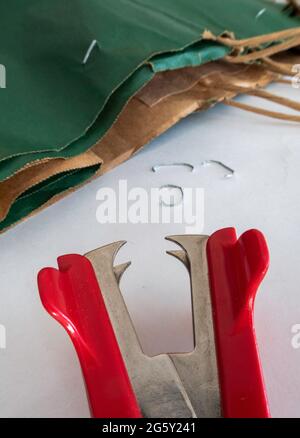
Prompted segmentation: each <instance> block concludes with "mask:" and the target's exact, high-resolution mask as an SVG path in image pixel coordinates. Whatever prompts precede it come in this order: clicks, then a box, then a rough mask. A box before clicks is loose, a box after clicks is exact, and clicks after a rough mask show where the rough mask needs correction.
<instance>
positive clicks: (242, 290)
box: [207, 228, 270, 418]
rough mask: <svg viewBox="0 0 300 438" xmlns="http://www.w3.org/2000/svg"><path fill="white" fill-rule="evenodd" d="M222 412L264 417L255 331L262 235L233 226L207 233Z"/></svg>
mask: <svg viewBox="0 0 300 438" xmlns="http://www.w3.org/2000/svg"><path fill="white" fill-rule="evenodd" d="M207 258H208V267H209V277H210V285H211V296H212V307H213V319H214V328H215V340H216V350H217V360H218V369H219V378H220V389H221V399H222V409H223V415H224V417H227V418H241V417H242V418H243V417H244V418H245V417H248V418H259V417H263V418H266V417H269V416H270V414H269V409H268V403H267V398H266V393H265V388H264V382H263V377H262V370H261V366H260V361H259V356H258V349H257V344H256V337H255V331H254V326H253V305H254V299H255V295H256V292H257V289H258V286H259V285H260V283H261V281H262V279H263V278H264V276H265V274H266V272H267V269H268V266H269V252H268V248H267V244H266V241H265V239H264V236H263V235H262V234H261V233H260V232H259V231H257V230H250V231H247V232H246V233H244V234H243V235H242V236H241V237H240V238H239V239H237V236H236V232H235V230H234V228H226V229H223V230H220V231H218V232H216V233H215V234H213V235H212V236H211V237H210V238H209V240H208V245H207Z"/></svg>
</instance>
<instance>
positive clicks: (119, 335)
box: [86, 242, 195, 418]
mask: <svg viewBox="0 0 300 438" xmlns="http://www.w3.org/2000/svg"><path fill="white" fill-rule="evenodd" d="M124 243H125V242H116V243H114V244H111V245H107V246H105V247H103V248H99V249H97V250H95V251H92V252H90V253H88V254H87V255H86V258H88V259H89V260H90V262H91V263H92V265H93V268H94V271H95V274H96V277H97V280H98V283H99V285H100V288H101V292H102V296H103V300H104V302H105V307H106V309H107V312H108V314H109V318H110V322H111V324H112V327H113V330H114V333H115V336H116V339H117V341H118V346H119V348H120V351H121V354H122V358H123V360H124V363H125V365H126V370H127V373H128V375H129V378H130V381H131V384H132V387H133V388H134V392H135V395H136V397H137V400H138V403H139V406H140V408H141V410H142V413H143V415H144V416H146V417H148V418H157V417H164V418H165V417H167V418H173V417H174V418H175V417H180V418H185V417H195V411H194V409H193V406H192V404H191V402H190V401H189V398H188V395H187V393H186V389H185V387H184V385H183V384H182V382H181V380H180V378H179V376H178V374H177V372H176V370H175V369H174V365H173V363H172V360H171V359H170V357H169V356H168V355H160V356H156V357H153V358H151V357H148V356H146V355H145V354H144V353H143V351H142V348H141V346H140V343H139V340H138V337H137V334H136V332H135V329H134V326H133V323H132V321H131V318H130V316H129V313H128V310H127V307H126V304H125V302H124V299H123V296H122V294H121V291H120V288H119V282H120V279H121V277H122V275H123V273H124V272H125V270H126V269H127V267H128V265H129V264H128V263H125V264H122V265H120V266H117V267H115V268H113V262H114V260H115V257H116V255H117V253H118V251H119V249H120V248H121V247H122V246H123V245H124Z"/></svg>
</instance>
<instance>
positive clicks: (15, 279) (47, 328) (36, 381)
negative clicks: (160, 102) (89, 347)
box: [0, 85, 300, 417]
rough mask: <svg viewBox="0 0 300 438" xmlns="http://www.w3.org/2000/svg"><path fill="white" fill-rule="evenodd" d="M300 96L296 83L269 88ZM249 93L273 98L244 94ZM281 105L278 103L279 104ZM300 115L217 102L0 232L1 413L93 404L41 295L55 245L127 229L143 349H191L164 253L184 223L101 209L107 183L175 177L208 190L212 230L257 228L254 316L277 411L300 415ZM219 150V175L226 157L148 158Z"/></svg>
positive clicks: (176, 274)
mask: <svg viewBox="0 0 300 438" xmlns="http://www.w3.org/2000/svg"><path fill="white" fill-rule="evenodd" d="M272 89H273V90H274V91H276V92H277V94H284V95H286V96H289V97H290V98H293V99H295V100H299V98H300V90H295V89H293V88H292V87H289V86H288V85H276V86H272V87H271V90H272ZM242 101H243V102H247V103H255V104H257V103H258V104H259V105H264V106H265V105H266V106H268V107H269V108H270V107H272V108H274V109H276V110H278V107H276V106H275V105H274V106H273V105H270V104H267V103H265V102H261V101H257V99H255V98H250V97H243V98H242ZM279 110H280V108H279ZM299 130H300V127H299V125H297V124H292V123H286V122H280V121H276V120H272V119H268V118H265V117H260V116H257V115H254V114H249V113H246V112H242V111H239V110H237V109H233V108H229V107H225V106H223V105H220V106H218V107H216V108H214V109H212V110H210V111H208V112H206V113H199V114H194V115H192V116H190V117H189V118H187V119H186V120H184V121H182V122H181V123H179V124H178V125H177V126H175V127H174V128H172V129H171V130H170V131H169V132H167V133H166V134H164V135H162V136H161V137H160V138H159V139H157V140H155V141H154V142H152V144H151V145H149V146H147V147H146V148H145V149H144V150H143V151H142V152H141V153H139V154H138V155H137V156H135V157H134V158H133V159H131V160H130V161H128V162H127V163H124V164H123V165H121V166H119V167H118V168H117V169H115V170H114V171H112V172H110V173H109V174H107V175H105V176H103V177H101V178H99V179H98V180H95V181H94V182H92V183H91V184H89V185H87V186H85V187H84V188H82V189H81V190H79V191H78V192H75V193H73V194H72V195H70V196H69V197H68V198H66V199H64V200H62V201H60V202H58V203H57V204H56V205H53V206H52V207H50V208H48V209H47V210H45V211H43V212H42V213H40V214H39V215H37V216H35V217H34V218H31V219H29V220H27V221H26V222H24V223H22V224H21V225H19V226H17V227H16V228H14V229H12V230H10V231H9V232H7V233H6V234H4V235H1V236H0V248H1V249H0V285H1V286H0V289H1V294H0V324H3V325H4V326H5V327H6V335H7V339H6V344H7V345H6V349H1V350H0V416H2V417H7V416H8V417H85V416H89V410H88V406H87V401H86V396H85V391H84V385H83V380H82V377H81V372H80V367H79V364H78V361H77V357H76V354H75V352H74V349H73V346H72V344H71V342H70V340H69V338H68V336H67V335H66V333H65V332H64V330H63V329H62V328H61V327H60V326H59V325H58V324H57V323H56V322H55V321H54V320H53V319H52V318H51V317H50V316H49V315H48V314H47V313H46V311H45V310H44V308H43V307H42V305H41V302H40V299H39V294H38V290H37V284H36V276H37V273H38V271H39V270H40V269H41V268H43V267H46V266H56V257H57V256H59V255H63V254H67V253H74V252H75V253H80V254H84V253H86V252H88V251H90V250H92V249H95V248H97V247H99V246H102V245H104V244H106V243H110V242H114V241H117V240H123V239H125V240H127V241H128V244H127V245H126V247H124V248H123V249H122V250H121V252H120V255H119V257H118V260H119V261H127V260H131V261H132V263H133V264H132V266H131V268H130V269H129V270H128V272H127V273H126V274H125V276H124V278H123V280H122V284H121V286H122V291H123V293H124V296H125V299H126V302H127V304H128V308H129V310H130V313H131V315H132V318H133V320H134V323H135V326H136V329H137V331H138V335H139V337H140V340H141V343H142V345H143V348H144V350H145V352H146V353H148V354H150V355H153V354H157V353H160V352H174V351H189V350H191V348H192V321H191V308H190V292H189V282H188V274H187V272H186V271H185V269H184V267H183V266H182V265H181V264H180V263H179V262H177V261H176V260H175V259H173V258H171V257H169V256H167V255H165V250H166V249H168V248H169V249H170V248H173V247H174V245H172V244H171V243H168V242H166V241H164V237H165V236H167V235H170V234H183V233H184V232H185V226H184V224H180V225H178V224H171V225H155V224H148V225H145V224H144V225H133V224H117V225H112V224H107V225H100V224H99V223H98V222H97V221H96V210H97V207H98V206H99V201H97V200H96V193H97V191H98V189H99V188H101V187H112V188H117V186H118V181H119V180H120V179H127V180H128V186H129V187H144V188H146V189H150V188H151V187H159V186H161V185H163V184H178V185H181V186H183V187H202V188H204V190H205V226H204V230H203V231H204V233H205V234H210V233H212V232H213V231H215V230H217V229H219V228H223V227H227V226H235V227H236V228H237V231H238V233H239V234H240V233H242V232H243V231H245V230H247V229H250V228H258V229H260V230H261V231H262V232H263V233H264V234H265V236H266V238H267V240H268V244H269V249H270V253H271V266H270V270H269V273H268V275H267V278H266V279H265V281H264V282H263V284H262V286H261V288H260V290H259V293H258V296H257V300H256V306H255V324H256V331H257V337H258V344H259V348H260V353H261V360H262V365H263V370H264V375H265V381H266V387H267V392H268V397H269V402H270V408H271V414H272V416H274V417H277V416H283V417H284V416H288V417H290V416H295V417H297V416H300V378H299V373H300V350H298V349H294V348H293V347H292V344H291V340H292V336H293V335H292V333H291V328H292V326H293V325H294V324H297V323H300V287H299V285H298V283H297V281H298V280H297V278H298V273H299V262H300V233H299V228H300V184H299V178H300V142H299V132H300V131H299ZM207 159H214V160H220V161H223V162H224V163H226V164H228V165H229V166H231V167H232V168H233V169H235V170H236V176H235V177H234V178H233V179H228V180H226V179H223V171H222V169H219V168H218V167H211V168H205V169H204V168H202V169H199V170H198V171H197V172H195V173H191V172H189V170H187V169H169V170H167V169H165V170H164V171H162V172H160V173H157V174H154V173H153V172H151V166H152V165H154V164H159V163H161V162H162V163H164V162H165V163H166V162H174V161H176V162H177V161H179V162H180V161H184V162H191V163H192V164H196V165H199V164H200V163H201V162H202V161H203V160H207Z"/></svg>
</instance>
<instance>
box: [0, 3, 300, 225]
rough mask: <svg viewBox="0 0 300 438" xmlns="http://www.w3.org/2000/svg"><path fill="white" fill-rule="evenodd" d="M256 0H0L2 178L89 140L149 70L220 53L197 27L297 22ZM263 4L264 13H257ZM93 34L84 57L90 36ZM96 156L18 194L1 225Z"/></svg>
mask: <svg viewBox="0 0 300 438" xmlns="http://www.w3.org/2000/svg"><path fill="white" fill-rule="evenodd" d="M281 9H282V7H281V6H279V5H275V4H271V3H270V2H268V1H263V0H226V1H224V0H88V1H87V0H51V1H49V0H10V1H9V2H5V4H4V2H1V4H0V17H1V26H0V64H3V65H4V66H5V68H6V73H7V78H6V81H7V88H5V89H0V114H1V116H0V181H2V180H4V179H6V178H8V177H10V176H11V175H12V174H14V173H15V172H16V171H18V170H19V169H21V168H22V167H23V166H24V165H26V164H27V163H29V162H32V161H35V160H40V159H43V158H68V157H72V156H76V155H78V154H80V153H82V152H85V151H86V150H88V149H89V148H90V147H91V146H93V145H94V144H95V143H96V142H97V141H98V140H99V139H100V138H102V136H103V135H104V134H105V133H106V132H107V130H108V129H109V128H110V127H111V126H112V124H113V123H114V121H115V120H116V119H117V117H118V115H119V114H120V112H121V111H122V109H123V108H124V106H125V105H126V103H127V102H128V100H129V99H130V98H131V97H132V96H133V95H134V94H135V93H136V92H137V91H138V90H139V89H140V88H142V87H143V86H144V85H145V84H146V83H147V82H148V81H149V80H151V79H152V78H153V76H154V75H155V73H157V72H161V71H165V70H174V69H178V68H183V67H187V66H198V65H201V64H203V63H206V62H209V61H213V60H216V59H220V58H223V57H224V56H225V55H227V54H228V53H229V49H228V48H227V47H224V46H222V45H220V44H217V43H214V42H208V41H204V40H203V39H202V35H203V33H204V31H205V30H209V31H211V33H213V34H214V35H221V34H222V33H224V32H225V31H229V32H232V33H234V35H235V37H236V38H237V39H241V38H249V37H253V36H257V35H262V34H267V33H272V32H276V31H281V30H284V29H289V28H293V27H297V26H298V25H299V21H298V20H297V19H296V18H291V17H289V16H288V14H284V13H283V12H282V10H281ZM262 10H263V13H260V12H261V11H262ZM94 40H96V41H97V44H96V45H95V46H94V48H93V50H92V51H91V53H90V56H89V57H88V60H87V62H86V63H84V62H83V60H84V58H85V57H86V54H87V52H88V49H89V47H90V46H91V43H92V42H93V41H94ZM98 168H99V166H93V167H90V168H87V169H80V170H77V171H71V172H67V173H64V174H61V175H58V176H55V177H53V178H50V179H49V180H47V181H44V182H42V183H40V184H38V185H37V186H35V187H34V188H31V189H30V190H28V191H27V192H26V193H24V194H23V195H22V196H20V197H19V198H18V199H17V200H16V202H15V203H14V204H13V206H12V207H11V209H10V211H9V213H8V216H7V217H6V219H5V220H4V221H2V222H0V230H3V229H5V228H6V227H9V226H10V225H12V224H14V223H16V222H18V221H19V220H20V219H22V218H23V217H25V216H26V215H28V214H30V213H32V212H33V211H34V210H35V209H37V208H39V207H40V206H42V205H43V204H44V203H46V202H47V201H49V200H50V199H52V197H53V196H55V195H57V194H59V193H61V192H63V191H65V190H67V189H69V188H71V187H74V186H76V185H78V184H81V183H82V182H84V181H86V180H87V179H88V178H90V177H91V176H92V175H94V174H95V172H96V171H97V169H98Z"/></svg>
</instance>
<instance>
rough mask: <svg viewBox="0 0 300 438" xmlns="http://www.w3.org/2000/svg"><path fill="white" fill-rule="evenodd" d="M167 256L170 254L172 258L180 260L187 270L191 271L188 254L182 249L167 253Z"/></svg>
mask: <svg viewBox="0 0 300 438" xmlns="http://www.w3.org/2000/svg"><path fill="white" fill-rule="evenodd" d="M166 252H167V254H169V255H170V256H173V257H175V258H176V259H178V260H180V261H181V263H183V264H184V266H185V267H186V269H187V270H188V271H190V261H189V259H188V257H187V255H186V252H185V251H183V250H182V249H179V250H172V251H166Z"/></svg>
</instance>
